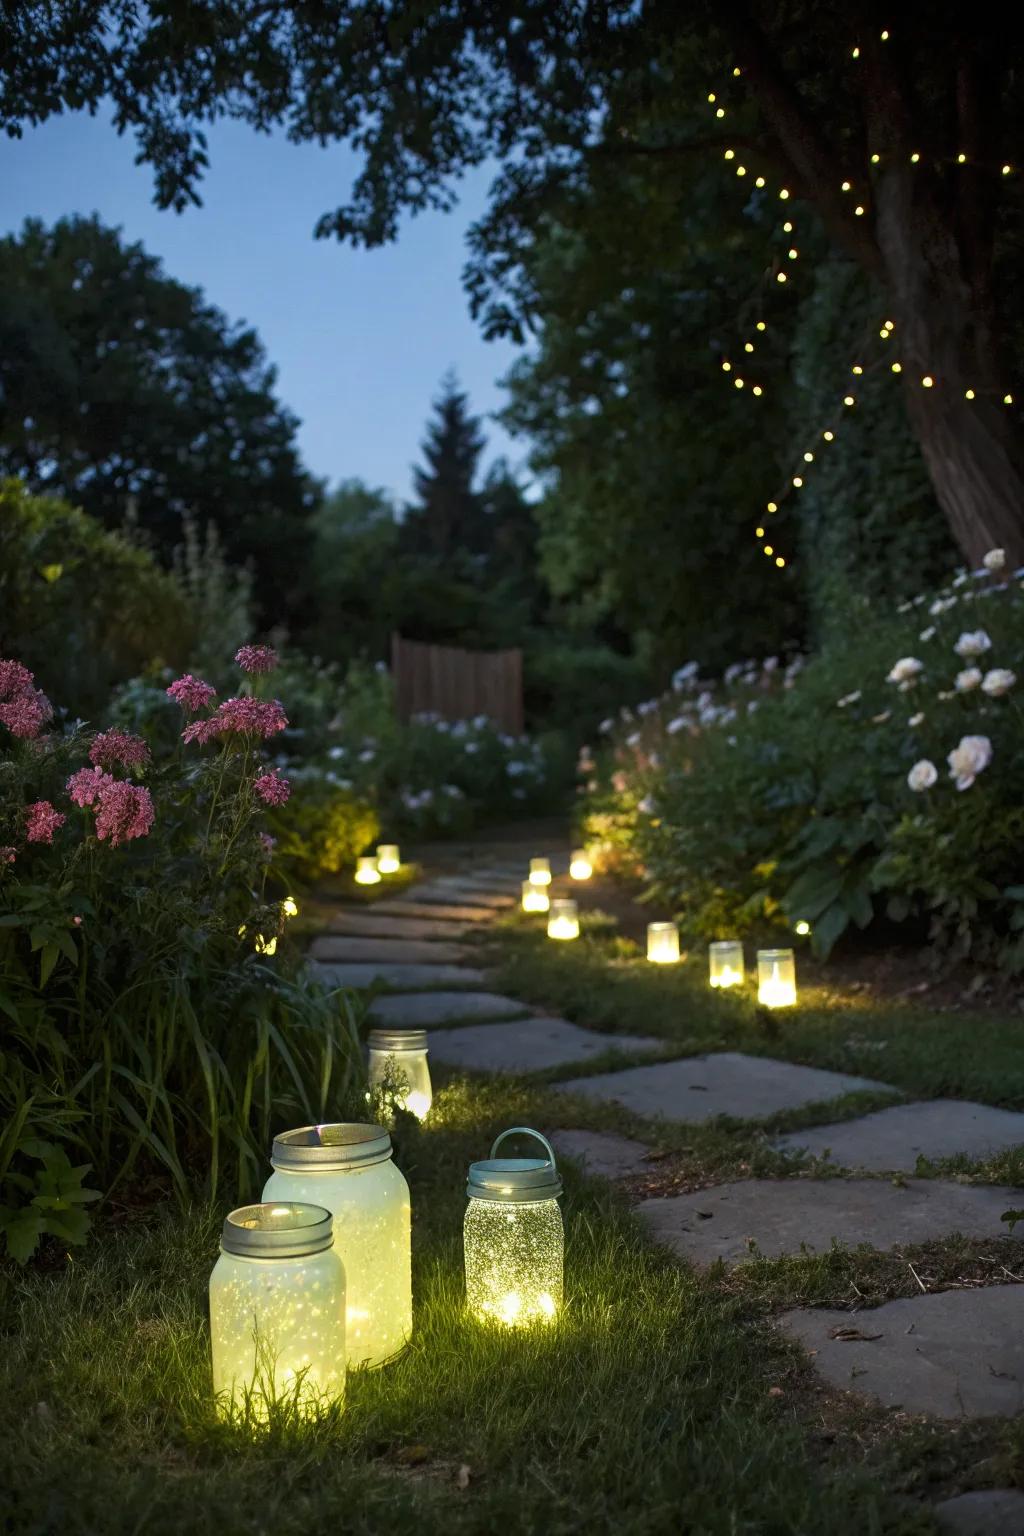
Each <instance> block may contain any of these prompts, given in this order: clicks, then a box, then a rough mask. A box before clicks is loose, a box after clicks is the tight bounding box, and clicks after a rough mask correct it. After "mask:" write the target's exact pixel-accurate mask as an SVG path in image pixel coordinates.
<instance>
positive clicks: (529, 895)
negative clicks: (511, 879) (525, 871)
mask: <svg viewBox="0 0 1024 1536" xmlns="http://www.w3.org/2000/svg"><path fill="white" fill-rule="evenodd" d="M550 905H551V898H550V896H549V895H548V888H547V886H546V885H534V883H533V881H532V880H524V881H523V911H524V912H546V911H547V910H548V907H550Z"/></svg>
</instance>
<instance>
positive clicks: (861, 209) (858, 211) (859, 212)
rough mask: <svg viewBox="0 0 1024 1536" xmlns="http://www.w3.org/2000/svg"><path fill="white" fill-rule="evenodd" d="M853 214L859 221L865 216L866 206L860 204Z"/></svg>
mask: <svg viewBox="0 0 1024 1536" xmlns="http://www.w3.org/2000/svg"><path fill="white" fill-rule="evenodd" d="M853 212H854V215H855V217H856V218H858V219H859V218H860V217H861V216H862V215H863V213H864V205H863V203H858V204H857V206H856V208H855V209H854V210H853Z"/></svg>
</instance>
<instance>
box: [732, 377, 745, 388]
mask: <svg viewBox="0 0 1024 1536" xmlns="http://www.w3.org/2000/svg"><path fill="white" fill-rule="evenodd" d="M733 383H734V384H735V386H736V388H737V389H742V388H743V380H742V379H733Z"/></svg>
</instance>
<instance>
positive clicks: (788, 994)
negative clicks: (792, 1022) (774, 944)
mask: <svg viewBox="0 0 1024 1536" xmlns="http://www.w3.org/2000/svg"><path fill="white" fill-rule="evenodd" d="M757 1000H758V1002H759V1003H761V1004H762V1005H763V1006H764V1007H765V1008H792V1006H793V1004H794V1003H795V1002H796V960H795V959H794V957H793V951H792V950H791V949H759V950H758V952H757Z"/></svg>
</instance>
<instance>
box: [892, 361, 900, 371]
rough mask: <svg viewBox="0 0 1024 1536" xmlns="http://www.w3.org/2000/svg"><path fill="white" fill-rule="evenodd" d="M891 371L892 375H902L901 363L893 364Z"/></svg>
mask: <svg viewBox="0 0 1024 1536" xmlns="http://www.w3.org/2000/svg"><path fill="white" fill-rule="evenodd" d="M892 371H893V373H902V372H903V364H902V363H893V365H892Z"/></svg>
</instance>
